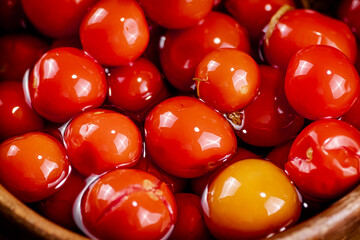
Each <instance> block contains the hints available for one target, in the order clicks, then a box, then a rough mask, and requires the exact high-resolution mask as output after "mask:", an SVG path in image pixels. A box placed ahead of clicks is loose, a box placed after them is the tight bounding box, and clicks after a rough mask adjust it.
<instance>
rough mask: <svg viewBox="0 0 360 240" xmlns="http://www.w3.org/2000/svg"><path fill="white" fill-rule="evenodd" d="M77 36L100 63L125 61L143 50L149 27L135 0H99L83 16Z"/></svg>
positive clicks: (121, 63)
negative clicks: (78, 35)
mask: <svg viewBox="0 0 360 240" xmlns="http://www.w3.org/2000/svg"><path fill="white" fill-rule="evenodd" d="M80 40H81V43H82V46H83V48H84V50H85V51H86V52H88V53H89V54H90V55H91V56H93V57H94V58H95V59H96V60H98V61H99V62H100V63H101V64H103V65H107V66H119V65H126V64H128V63H129V62H131V61H134V60H135V59H136V58H138V57H139V56H140V55H141V54H142V53H143V52H144V51H145V49H146V46H147V44H148V42H149V30H148V25H147V23H146V19H145V16H144V13H143V11H142V9H141V8H140V6H139V5H138V4H137V3H136V1H135V0H102V1H100V2H98V3H97V4H96V5H95V6H94V7H93V8H92V9H91V10H90V11H89V12H88V14H87V15H86V16H85V17H84V19H83V20H82V23H81V27H80Z"/></svg>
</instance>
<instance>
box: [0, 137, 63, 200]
mask: <svg viewBox="0 0 360 240" xmlns="http://www.w3.org/2000/svg"><path fill="white" fill-rule="evenodd" d="M44 146H46V147H44ZM0 164H1V168H0V183H1V184H2V185H3V186H4V187H5V188H6V189H7V190H9V192H11V193H12V194H13V195H14V196H15V197H17V198H18V199H20V200H21V201H23V202H35V201H39V200H42V199H44V198H46V197H48V196H50V195H51V194H53V193H54V192H56V191H57V188H58V187H59V186H61V184H62V183H63V182H64V181H65V180H66V179H67V177H68V175H69V172H70V166H69V162H68V159H67V156H66V152H65V149H64V147H63V146H62V145H61V144H60V143H59V142H58V141H57V140H56V139H55V138H53V137H51V136H49V135H47V134H45V133H41V132H31V133H26V134H24V135H20V136H17V137H12V138H9V139H7V140H5V141H4V142H2V143H1V144H0Z"/></svg>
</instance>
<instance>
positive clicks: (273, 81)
mask: <svg viewBox="0 0 360 240" xmlns="http://www.w3.org/2000/svg"><path fill="white" fill-rule="evenodd" d="M259 69H260V76H261V84H260V89H259V93H258V95H257V96H256V98H255V100H254V101H253V102H252V103H250V104H249V105H248V106H246V107H245V108H244V110H243V116H244V117H243V123H242V124H243V126H242V128H241V129H240V130H239V131H236V134H237V135H238V136H239V137H240V138H241V140H243V141H244V142H246V143H249V144H251V145H254V146H262V147H268V146H276V145H279V144H281V143H284V142H286V141H287V140H289V139H290V138H292V137H294V136H296V134H297V133H298V132H299V131H300V130H301V128H302V126H303V124H304V119H303V118H302V117H301V116H299V115H298V114H297V113H296V112H295V111H294V110H293V109H292V108H291V106H290V104H289V103H288V101H287V99H286V97H285V92H284V81H285V75H284V73H283V72H282V71H280V70H279V69H275V68H272V67H270V66H265V65H260V66H259Z"/></svg>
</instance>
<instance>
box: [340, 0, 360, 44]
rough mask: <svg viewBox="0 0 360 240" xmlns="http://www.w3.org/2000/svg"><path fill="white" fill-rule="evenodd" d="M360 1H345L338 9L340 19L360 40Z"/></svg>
mask: <svg viewBox="0 0 360 240" xmlns="http://www.w3.org/2000/svg"><path fill="white" fill-rule="evenodd" d="M359 3H360V1H359V0H343V1H341V2H340V5H339V7H338V11H337V14H338V17H339V19H341V20H342V21H343V22H345V23H346V24H347V25H348V26H349V27H350V29H351V31H352V32H353V33H354V34H355V36H356V37H357V38H360V18H359V16H360V15H359V14H360V4H359Z"/></svg>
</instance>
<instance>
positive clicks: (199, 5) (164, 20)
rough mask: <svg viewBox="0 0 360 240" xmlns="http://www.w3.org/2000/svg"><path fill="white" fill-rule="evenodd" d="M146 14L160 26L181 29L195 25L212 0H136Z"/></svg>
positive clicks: (207, 9)
mask: <svg viewBox="0 0 360 240" xmlns="http://www.w3.org/2000/svg"><path fill="white" fill-rule="evenodd" d="M138 2H139V3H140V5H141V6H142V7H143V8H144V10H145V13H146V15H147V16H148V17H149V18H150V19H151V20H153V21H155V22H156V23H158V24H159V25H160V26H162V27H165V28H170V29H181V28H187V27H191V26H192V25H195V24H196V23H197V22H198V21H199V20H201V19H202V18H204V17H205V16H206V15H207V14H208V13H209V12H210V11H211V8H212V6H213V0H172V1H169V0H138Z"/></svg>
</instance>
